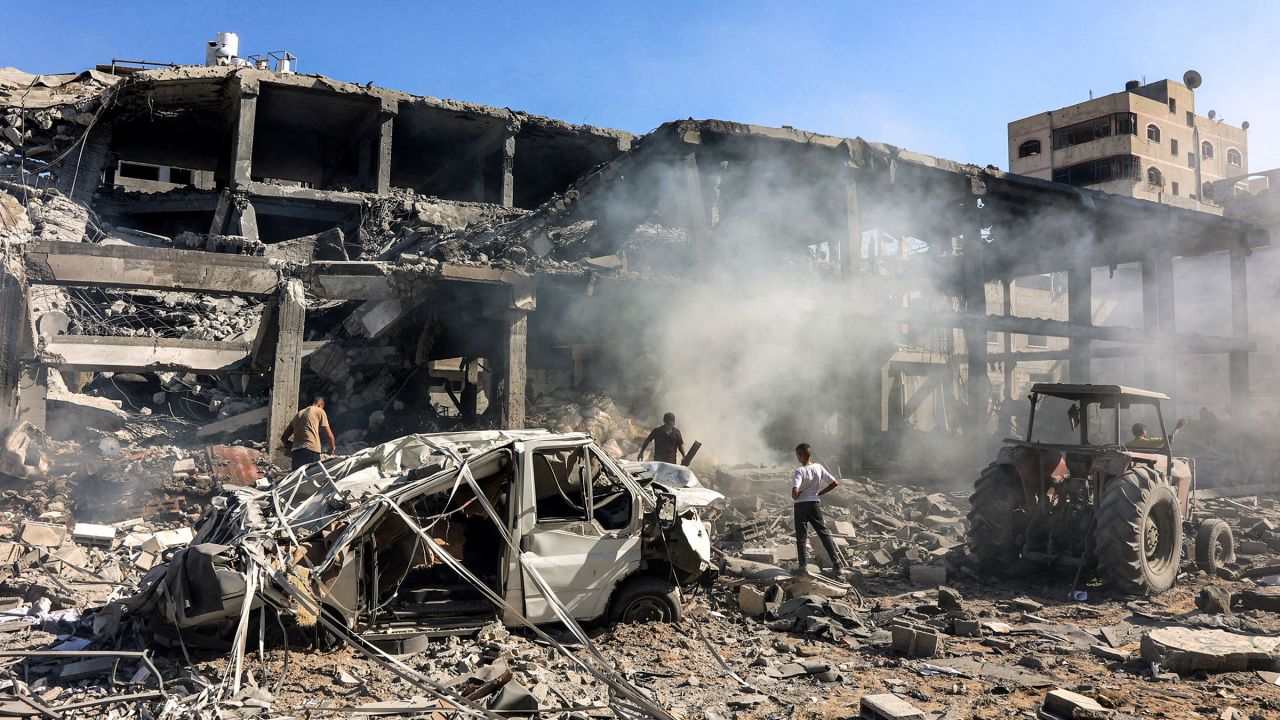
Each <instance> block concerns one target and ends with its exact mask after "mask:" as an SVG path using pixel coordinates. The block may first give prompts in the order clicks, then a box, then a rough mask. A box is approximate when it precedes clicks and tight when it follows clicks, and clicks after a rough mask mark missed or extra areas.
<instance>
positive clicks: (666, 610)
mask: <svg viewBox="0 0 1280 720" xmlns="http://www.w3.org/2000/svg"><path fill="white" fill-rule="evenodd" d="M680 618H681V613H680V589H679V588H677V587H676V586H675V585H673V584H671V583H670V582H668V581H666V580H663V579H661V578H656V577H650V576H647V575H646V576H641V577H637V578H634V579H632V580H630V581H629V582H627V583H626V584H625V585H623V586H622V587H621V588H620V589H619V590H618V592H617V595H615V596H614V598H613V603H612V604H611V606H610V608H609V619H610V620H611V621H613V622H615V623H619V622H621V623H649V622H680Z"/></svg>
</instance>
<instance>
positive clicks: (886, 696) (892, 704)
mask: <svg viewBox="0 0 1280 720" xmlns="http://www.w3.org/2000/svg"><path fill="white" fill-rule="evenodd" d="M858 707H859V712H858V717H859V718H862V719H863V720H924V718H925V714H924V711H923V710H921V709H920V708H918V707H916V706H915V705H912V704H911V703H909V702H907V701H906V700H903V699H902V698H900V697H898V696H897V695H894V694H893V693H883V694H881V695H863V696H862V699H861V700H860V701H859V703H858Z"/></svg>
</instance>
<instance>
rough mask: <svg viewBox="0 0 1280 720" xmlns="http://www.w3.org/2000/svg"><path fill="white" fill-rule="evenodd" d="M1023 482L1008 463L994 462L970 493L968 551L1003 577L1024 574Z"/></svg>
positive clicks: (986, 570)
mask: <svg viewBox="0 0 1280 720" xmlns="http://www.w3.org/2000/svg"><path fill="white" fill-rule="evenodd" d="M1022 499H1023V492H1022V483H1021V482H1020V481H1019V480H1018V474H1017V472H1016V471H1014V469H1013V468H1012V467H1010V466H1009V465H1000V464H994V463H993V464H991V465H988V466H987V469H985V470H983V471H982V475H980V476H979V477H978V481H977V482H975V483H974V484H973V494H972V495H970V496H969V537H968V542H969V551H970V552H971V553H973V556H974V558H975V559H976V560H977V561H978V564H979V565H980V566H981V567H982V569H983V572H986V573H989V574H991V575H997V576H1001V577H1013V576H1018V575H1025V574H1026V573H1027V572H1028V570H1029V569H1030V566H1029V564H1028V563H1026V562H1025V561H1023V560H1022V559H1021V553H1022V545H1023V541H1024V539H1025V538H1024V534H1025V532H1026V526H1027V512H1026V510H1025V509H1024V508H1023V507H1022V505H1023V503H1022Z"/></svg>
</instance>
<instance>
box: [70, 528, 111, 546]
mask: <svg viewBox="0 0 1280 720" xmlns="http://www.w3.org/2000/svg"><path fill="white" fill-rule="evenodd" d="M71 539H72V540H75V541H76V542H78V543H80V544H81V545H102V546H106V547H110V546H111V543H112V542H114V541H115V539H116V529H115V528H114V527H112V526H110V525H97V524H94V523H84V522H78V523H76V527H75V529H74V530H72V531H71Z"/></svg>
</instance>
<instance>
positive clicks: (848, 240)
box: [837, 182, 862, 279]
mask: <svg viewBox="0 0 1280 720" xmlns="http://www.w3.org/2000/svg"><path fill="white" fill-rule="evenodd" d="M837 202H838V201H837ZM844 210H845V228H846V230H845V232H844V233H842V234H841V236H840V239H839V248H840V274H841V275H842V276H843V277H844V278H846V279H848V278H852V277H853V276H854V274H855V273H857V272H858V265H859V261H860V260H861V259H862V258H861V255H862V217H861V215H860V214H859V213H858V184H857V183H856V182H848V183H845V186H844Z"/></svg>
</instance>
